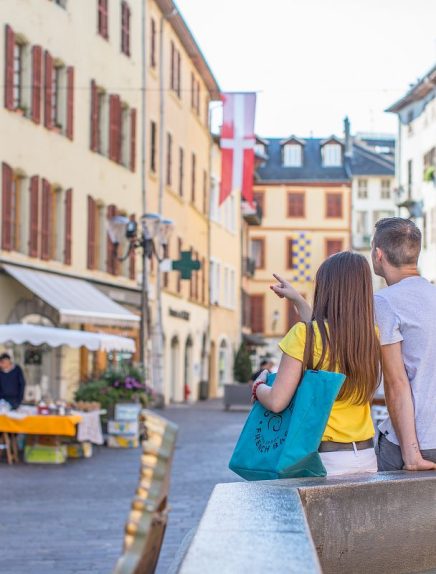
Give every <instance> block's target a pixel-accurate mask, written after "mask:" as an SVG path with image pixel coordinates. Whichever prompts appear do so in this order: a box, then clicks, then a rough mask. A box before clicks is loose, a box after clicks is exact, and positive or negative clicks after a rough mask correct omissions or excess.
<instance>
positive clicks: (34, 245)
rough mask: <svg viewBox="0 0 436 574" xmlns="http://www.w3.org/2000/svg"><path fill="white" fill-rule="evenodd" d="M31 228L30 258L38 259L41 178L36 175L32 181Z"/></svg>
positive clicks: (30, 202)
mask: <svg viewBox="0 0 436 574" xmlns="http://www.w3.org/2000/svg"><path fill="white" fill-rule="evenodd" d="M29 204H30V206H29V207H30V209H29V214H30V222H29V223H30V226H29V227H30V228H29V257H38V243H39V177H38V176H37V175H34V176H33V177H32V178H31V180H30V201H29Z"/></svg>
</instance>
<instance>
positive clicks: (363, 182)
mask: <svg viewBox="0 0 436 574" xmlns="http://www.w3.org/2000/svg"><path fill="white" fill-rule="evenodd" d="M357 197H358V198H359V199H367V198H368V180H367V179H358V180H357Z"/></svg>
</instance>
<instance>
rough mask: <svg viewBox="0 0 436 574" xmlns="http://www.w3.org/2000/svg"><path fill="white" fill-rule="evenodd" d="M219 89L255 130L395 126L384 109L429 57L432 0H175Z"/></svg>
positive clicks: (435, 37) (434, 15)
mask: <svg viewBox="0 0 436 574" xmlns="http://www.w3.org/2000/svg"><path fill="white" fill-rule="evenodd" d="M176 2H177V5H178V7H179V9H180V11H181V13H182V14H183V16H184V18H185V19H186V21H187V23H188V25H189V26H190V28H191V30H192V32H193V34H194V36H195V38H196V39H197V41H198V43H199V45H200V48H201V49H202V51H203V53H204V55H205V56H206V59H207V60H208V62H209V65H210V66H211V68H212V70H213V72H214V74H215V76H216V78H217V80H218V83H219V85H220V87H221V89H222V90H223V91H256V92H258V100H257V117H256V129H257V133H258V134H259V135H263V136H270V137H274V136H276V137H277V136H286V135H290V134H291V133H295V134H296V135H300V136H309V135H310V134H311V132H313V135H314V136H315V137H316V136H321V137H322V136H327V135H330V134H331V133H336V134H338V135H340V134H341V133H342V120H343V118H344V116H345V115H347V114H348V115H349V117H350V120H351V128H352V131H353V132H356V131H382V132H391V133H395V132H396V117H395V116H393V115H392V114H386V113H384V112H383V110H384V109H385V108H386V107H387V106H388V105H389V104H391V103H393V102H394V101H395V100H397V99H398V98H399V97H401V96H402V95H403V94H404V93H405V91H406V90H407V89H408V86H409V84H410V83H412V82H414V81H415V80H416V79H417V78H418V77H420V76H422V75H423V74H424V73H425V72H426V71H427V70H428V69H429V68H431V67H432V66H433V64H434V63H435V62H436V0H176Z"/></svg>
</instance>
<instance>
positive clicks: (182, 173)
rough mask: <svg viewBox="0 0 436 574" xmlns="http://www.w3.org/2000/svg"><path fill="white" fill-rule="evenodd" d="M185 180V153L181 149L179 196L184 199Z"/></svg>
mask: <svg viewBox="0 0 436 574" xmlns="http://www.w3.org/2000/svg"><path fill="white" fill-rule="evenodd" d="M184 179H185V152H184V151H183V148H179V195H180V197H183V192H184Z"/></svg>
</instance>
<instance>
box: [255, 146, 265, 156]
mask: <svg viewBox="0 0 436 574" xmlns="http://www.w3.org/2000/svg"><path fill="white" fill-rule="evenodd" d="M254 153H255V154H256V155H260V156H262V157H263V156H264V155H265V153H266V152H265V146H264V145H263V144H262V143H256V144H255V146H254Z"/></svg>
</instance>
